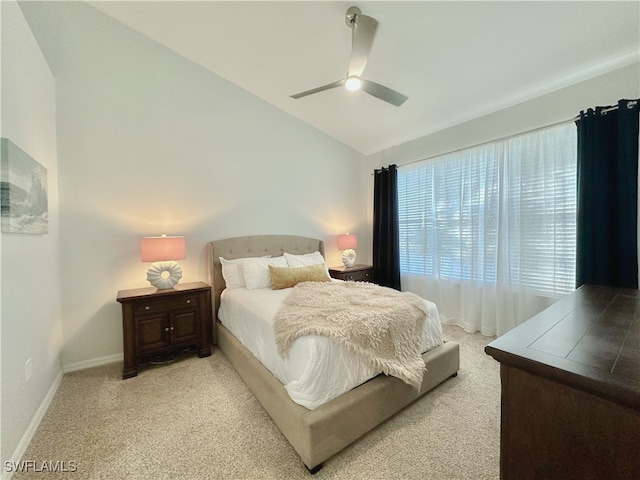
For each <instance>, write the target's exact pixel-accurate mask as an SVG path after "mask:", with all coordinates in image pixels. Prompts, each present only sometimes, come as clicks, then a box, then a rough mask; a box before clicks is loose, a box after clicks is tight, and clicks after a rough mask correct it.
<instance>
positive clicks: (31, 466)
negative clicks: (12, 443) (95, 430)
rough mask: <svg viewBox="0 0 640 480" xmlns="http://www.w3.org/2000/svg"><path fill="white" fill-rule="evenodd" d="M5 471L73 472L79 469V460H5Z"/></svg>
mask: <svg viewBox="0 0 640 480" xmlns="http://www.w3.org/2000/svg"><path fill="white" fill-rule="evenodd" d="M4 470H5V472H33V473H49V472H52V473H73V472H77V471H78V462H76V461H74V460H69V461H67V460H43V461H38V460H20V461H19V462H15V461H13V460H9V461H6V462H4Z"/></svg>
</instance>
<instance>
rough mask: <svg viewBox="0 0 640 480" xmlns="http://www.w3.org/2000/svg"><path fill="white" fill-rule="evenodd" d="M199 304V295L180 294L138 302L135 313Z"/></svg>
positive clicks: (161, 310) (140, 313) (142, 313)
mask: <svg viewBox="0 0 640 480" xmlns="http://www.w3.org/2000/svg"><path fill="white" fill-rule="evenodd" d="M196 306H198V296H197V295H193V296H188V297H184V296H180V297H177V298H165V299H162V300H153V301H147V302H144V303H140V304H136V305H135V306H134V314H135V315H144V314H147V313H157V312H164V311H166V310H168V309H173V308H181V307H196Z"/></svg>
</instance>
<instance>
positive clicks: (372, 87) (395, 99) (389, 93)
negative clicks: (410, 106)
mask: <svg viewBox="0 0 640 480" xmlns="http://www.w3.org/2000/svg"><path fill="white" fill-rule="evenodd" d="M361 81H362V87H361V88H362V90H363V91H365V92H366V93H368V94H369V95H373V96H374V97H376V98H379V99H380V100H384V101H385V102H388V103H390V104H392V105H395V106H396V107H399V106H400V105H402V104H403V103H404V102H405V100H407V99H408V98H409V97H407V96H405V95H403V94H401V93H399V92H396V91H395V90H391V89H390V88H388V87H385V86H384V85H380V84H379V83H376V82H372V81H371V80H365V79H361Z"/></svg>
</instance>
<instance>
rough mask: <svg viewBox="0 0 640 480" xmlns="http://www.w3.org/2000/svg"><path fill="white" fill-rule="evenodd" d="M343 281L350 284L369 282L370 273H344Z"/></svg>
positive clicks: (366, 271)
mask: <svg viewBox="0 0 640 480" xmlns="http://www.w3.org/2000/svg"><path fill="white" fill-rule="evenodd" d="M343 279H344V280H347V281H350V282H370V281H371V272H370V271H369V270H363V271H361V272H353V273H345V274H344V275H343Z"/></svg>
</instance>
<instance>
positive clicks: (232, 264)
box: [220, 255, 269, 289]
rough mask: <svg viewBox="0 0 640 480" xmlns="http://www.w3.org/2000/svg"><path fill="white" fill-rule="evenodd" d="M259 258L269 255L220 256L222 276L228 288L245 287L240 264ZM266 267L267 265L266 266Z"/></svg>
mask: <svg viewBox="0 0 640 480" xmlns="http://www.w3.org/2000/svg"><path fill="white" fill-rule="evenodd" d="M260 258H269V255H267V256H265V257H245V258H234V259H233V260H227V259H226V258H223V257H220V263H221V264H222V277H223V278H224V282H225V283H226V285H227V287H226V288H228V289H232V288H242V287H245V286H246V284H245V281H244V274H243V272H242V265H244V263H245V262H255V261H257V260H259V259H260ZM267 268H268V267H267Z"/></svg>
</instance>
